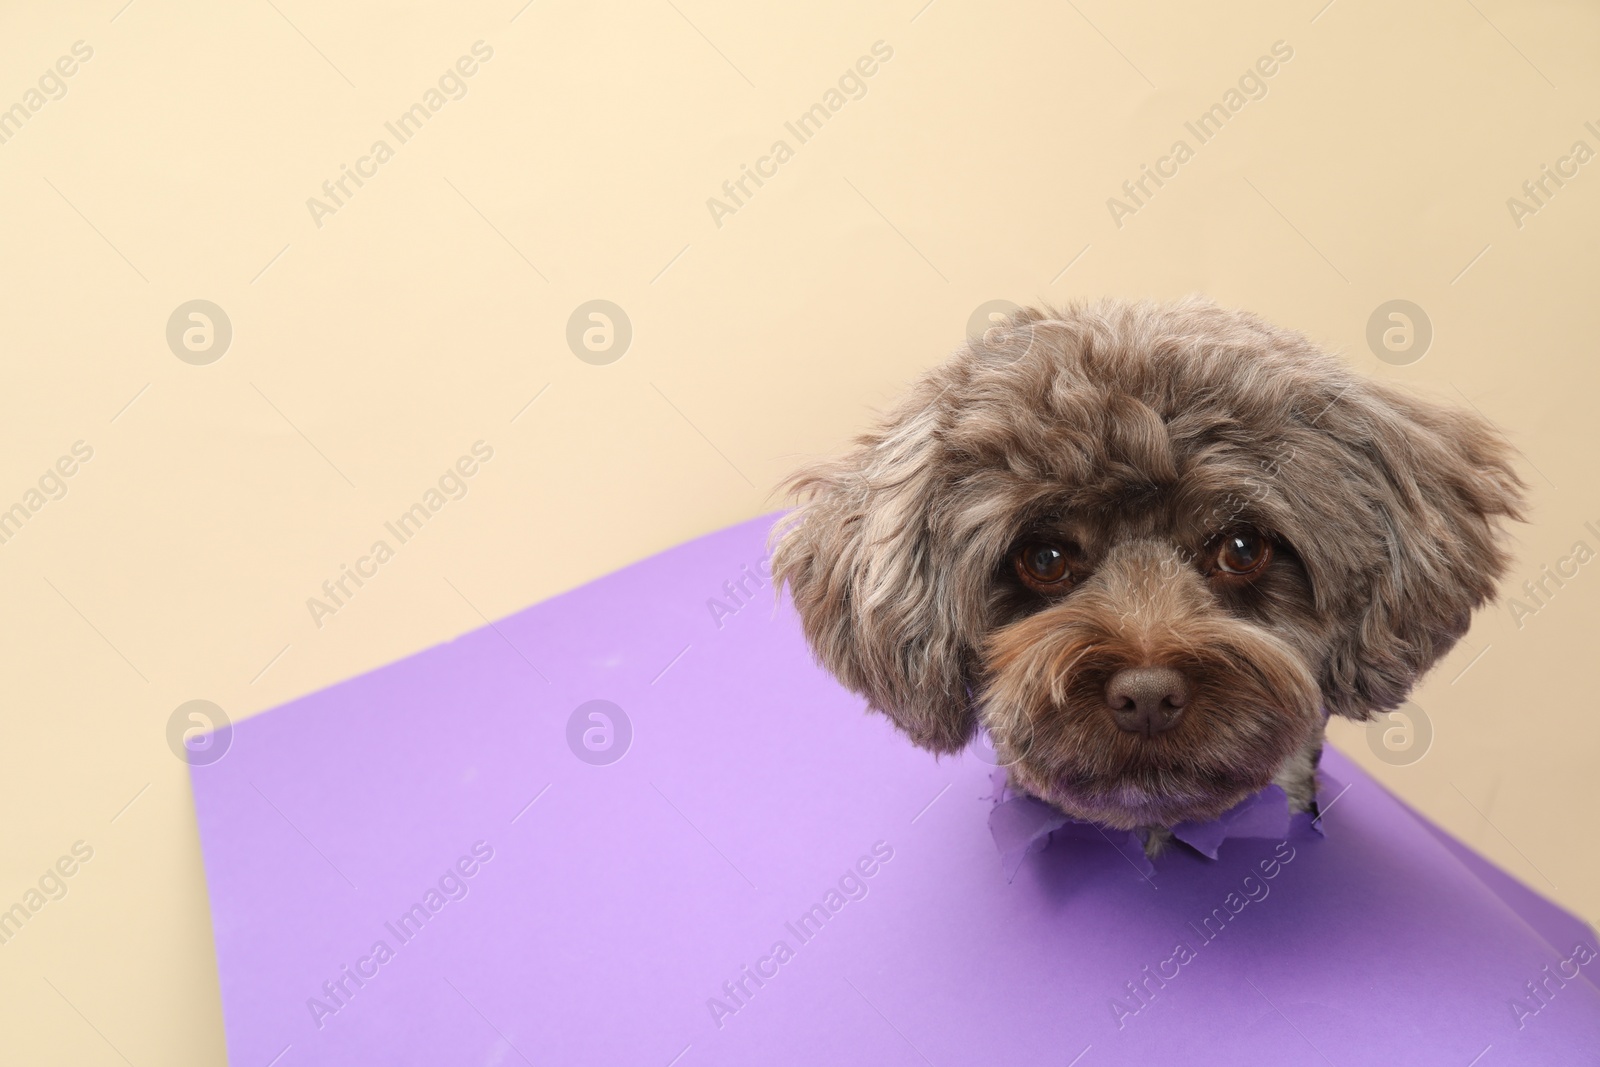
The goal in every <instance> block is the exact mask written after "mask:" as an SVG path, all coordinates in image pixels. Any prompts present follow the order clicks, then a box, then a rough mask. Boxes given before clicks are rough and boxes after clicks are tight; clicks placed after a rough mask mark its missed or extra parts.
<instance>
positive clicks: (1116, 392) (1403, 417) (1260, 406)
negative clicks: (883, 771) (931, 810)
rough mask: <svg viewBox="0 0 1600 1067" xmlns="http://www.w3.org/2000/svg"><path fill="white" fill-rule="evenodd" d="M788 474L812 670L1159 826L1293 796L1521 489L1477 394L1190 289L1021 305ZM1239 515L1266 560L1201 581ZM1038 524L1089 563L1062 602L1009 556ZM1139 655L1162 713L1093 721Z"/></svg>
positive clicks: (935, 735) (1449, 638)
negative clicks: (1172, 702) (1327, 726)
mask: <svg viewBox="0 0 1600 1067" xmlns="http://www.w3.org/2000/svg"><path fill="white" fill-rule="evenodd" d="M790 488H791V490H792V491H793V493H794V494H795V496H796V497H797V499H798V501H799V504H798V507H797V508H796V510H795V511H794V512H793V513H792V515H791V516H790V518H789V521H788V522H786V523H785V524H783V526H782V527H781V528H780V530H779V531H778V532H777V533H776V535H775V536H776V537H777V543H776V548H775V555H774V560H773V568H774V573H775V574H776V575H777V576H778V578H779V580H780V581H781V582H786V583H787V585H788V588H789V590H790V594H791V596H792V598H793V601H794V604H795V607H796V608H797V609H798V611H799V614H800V617H801V620H802V623H803V626H804V630H805V634H806V637H807V639H808V641H809V642H810V644H811V647H812V649H813V650H814V651H815V653H816V655H817V658H818V659H819V661H820V662H821V663H822V664H823V665H824V666H825V667H827V668H828V669H829V670H830V671H832V672H833V673H834V674H835V675H836V676H837V677H838V678H839V679H840V680H841V681H842V682H843V683H844V684H845V685H846V686H848V687H849V688H850V689H852V690H854V691H855V692H857V693H859V694H861V695H863V696H864V697H866V699H867V701H868V702H869V704H870V706H871V707H872V708H874V709H876V710H878V711H881V712H882V713H884V714H885V715H887V716H888V717H889V718H890V719H892V720H893V721H894V722H895V723H896V724H897V725H898V726H899V727H900V729H902V730H903V731H904V732H905V733H906V734H907V735H908V736H909V737H910V738H911V739H912V740H913V741H915V742H916V743H917V744H919V745H921V746H923V747H925V748H927V749H930V750H932V751H934V752H953V751H956V750H959V749H960V748H962V747H963V746H965V745H966V744H967V743H968V741H969V740H970V739H971V736H972V734H973V731H974V730H975V728H976V727H977V726H978V725H979V723H980V722H981V723H982V724H983V725H984V726H985V727H986V728H987V729H988V730H989V732H990V733H991V735H992V736H993V738H994V740H995V743H996V748H997V751H998V752H999V753H1000V754H1001V756H1002V757H1003V759H1004V760H1005V761H1006V763H1007V764H1008V765H1009V766H1010V767H1011V769H1012V775H1013V779H1014V781H1015V782H1016V783H1017V784H1018V785H1019V786H1020V787H1021V788H1024V789H1026V790H1027V791H1029V792H1031V793H1033V794H1034V795H1036V796H1039V797H1042V798H1044V799H1046V800H1049V801H1051V802H1052V803H1055V804H1057V805H1058V806H1059V807H1061V808H1062V809H1063V810H1064V811H1066V812H1067V813H1069V814H1072V815H1075V816H1078V817H1080V818H1087V819H1092V820H1095V821H1097V822H1100V823H1102V824H1105V825H1109V826H1118V827H1126V828H1133V827H1153V828H1159V827H1166V826H1171V825H1173V824H1175V823H1177V822H1180V821H1183V820H1185V819H1204V818H1211V817H1214V816H1215V815H1217V814H1220V813H1221V812H1222V811H1225V810H1226V809H1227V808H1228V807H1230V806H1232V805H1233V804H1234V803H1236V802H1237V801H1238V800H1240V799H1242V798H1243V797H1244V796H1246V795H1248V794H1249V793H1251V792H1253V791H1255V790H1259V789H1260V788H1262V787H1263V786H1265V785H1266V784H1268V783H1269V782H1271V781H1274V780H1278V781H1280V782H1282V783H1283V784H1284V785H1285V787H1286V788H1287V789H1289V791H1290V793H1291V796H1292V797H1294V798H1296V799H1297V801H1298V802H1299V805H1300V806H1302V807H1304V806H1306V805H1308V804H1309V803H1310V797H1311V789H1312V787H1311V780H1310V775H1311V773H1312V768H1314V766H1315V759H1316V754H1317V753H1318V752H1319V751H1320V744H1321V736H1322V728H1323V722H1324V715H1325V714H1327V713H1332V714H1337V715H1344V716H1348V717H1350V718H1353V719H1365V718H1368V717H1370V716H1371V715H1372V714H1374V713H1375V712H1377V711H1382V710H1386V709H1390V708H1393V707H1395V706H1397V705H1398V704H1399V703H1400V702H1401V701H1403V700H1404V699H1405V697H1406V695H1407V693H1408V692H1409V691H1410V690H1411V688H1412V686H1413V685H1415V683H1416V682H1417V680H1418V678H1420V677H1421V675H1422V674H1423V673H1424V672H1425V671H1427V669H1428V668H1429V667H1430V666H1432V665H1433V664H1434V662H1435V661H1437V660H1438V659H1439V658H1440V657H1441V656H1443V655H1444V654H1445V653H1446V652H1448V651H1449V649H1450V648H1451V646H1452V645H1453V644H1454V643H1455V642H1456V640H1457V639H1458V638H1459V637H1460V636H1461V635H1462V634H1463V633H1464V632H1465V631H1466V629H1467V626H1468V623H1469V621H1470V618H1471V614H1472V612H1473V611H1474V610H1475V609H1476V608H1478V607H1479V606H1481V605H1482V604H1483V603H1484V602H1485V601H1486V600H1487V599H1489V598H1490V597H1491V596H1492V595H1493V592H1494V586H1495V582H1496V581H1497V579H1498V578H1499V577H1500V576H1501V575H1502V573H1503V572H1504V570H1505V569H1506V566H1507V554H1506V552H1505V550H1504V548H1503V546H1502V544H1501V529H1500V526H1501V523H1500V520H1501V519H1503V518H1514V519H1519V518H1521V514H1520V509H1521V504H1522V489H1523V483H1522V482H1521V480H1520V479H1519V478H1518V476H1517V475H1516V473H1515V472H1514V471H1513V469H1512V465H1511V462H1510V448H1509V446H1508V445H1507V444H1506V443H1505V441H1504V440H1503V438H1502V437H1501V436H1500V435H1499V433H1498V432H1497V431H1496V430H1495V429H1494V427H1493V426H1491V425H1490V424H1488V423H1487V422H1485V421H1484V420H1483V419H1482V418H1480V417H1479V416H1477V415H1476V414H1473V413H1470V412H1467V411H1463V410H1458V409H1455V408H1451V407H1445V406H1442V405H1439V404H1437V403H1434V402H1432V401H1428V400H1423V399H1420V398H1418V397H1415V396H1412V395H1410V394H1408V393H1405V392H1403V391H1401V390H1400V389H1397V388H1395V387H1393V386H1390V385H1388V384H1385V383H1382V382H1377V381H1372V380H1369V379H1366V378H1362V377H1360V376H1358V375H1356V374H1354V373H1352V372H1351V371H1350V370H1349V369H1348V368H1347V367H1346V366H1344V365H1343V364H1342V363H1341V362H1340V361H1338V360H1337V359H1335V358H1333V357H1332V356H1330V355H1328V354H1326V353H1324V352H1323V351H1321V350H1320V349H1318V348H1317V347H1316V346H1315V345H1313V344H1312V343H1311V342H1310V341H1308V340H1307V339H1306V338H1305V337H1303V336H1301V335H1300V334H1298V333H1294V332H1292V331H1289V330H1285V329H1282V328H1279V327H1277V326H1274V325H1272V324H1270V323H1268V322H1266V321H1264V320H1262V319H1260V318H1258V317H1256V316H1254V315H1250V314H1246V313H1243V312H1237V311H1231V310H1227V309H1224V308H1221V307H1218V306H1216V305H1214V304H1211V303H1209V302H1205V301H1202V300H1199V299H1191V300H1187V301H1182V302H1177V303H1167V304H1156V303H1131V302H1122V301H1102V302H1099V303H1096V304H1092V305H1087V306H1074V307H1067V308H1062V309H1043V310H1032V309H1025V310H1022V311H1019V312H1017V313H1016V314H1014V315H1013V316H1012V317H1011V319H1010V320H1009V322H1007V323H1005V324H1004V325H1002V326H999V327H996V328H994V329H991V330H990V331H989V332H988V333H987V334H986V335H985V336H984V337H983V338H981V339H978V340H974V341H970V342H968V343H967V344H965V345H963V346H962V347H961V348H960V349H959V350H958V351H957V352H956V353H955V354H954V356H953V357H952V358H951V359H949V360H948V361H947V362H946V363H944V364H943V365H942V366H939V367H936V368H934V369H933V370H931V371H929V372H928V373H926V374H925V375H924V376H923V377H922V378H921V379H920V380H919V381H918V382H917V383H916V384H915V385H914V386H912V388H911V389H910V391H909V392H908V394H907V395H906V396H905V398H904V399H903V400H902V401H901V402H900V403H899V405H898V406H897V407H895V408H894V409H893V410H892V411H890V412H889V413H888V414H887V416H886V417H884V418H883V419H882V421H881V423H880V424H879V425H878V426H877V427H876V428H875V429H873V430H872V431H871V432H869V433H867V434H866V435H864V436H863V437H861V438H859V439H858V441H857V443H856V445H855V447H854V448H853V449H852V450H851V451H849V452H848V453H846V454H845V455H843V456H841V457H839V458H836V459H832V460H827V461H824V462H820V463H817V464H815V465H814V466H811V467H809V468H807V469H805V470H802V471H800V472H799V473H798V474H796V475H795V476H794V477H793V479H791V482H790ZM1239 526H1250V527H1253V528H1256V529H1259V530H1262V531H1267V532H1270V534H1271V536H1272V537H1273V539H1274V541H1275V543H1276V544H1277V546H1278V551H1277V553H1276V555H1275V556H1274V558H1273V560H1272V562H1271V563H1270V565H1269V566H1268V568H1267V570H1266V572H1265V573H1264V574H1263V575H1262V576H1261V577H1260V578H1259V579H1258V580H1257V581H1255V582H1254V583H1253V584H1251V585H1250V586H1249V587H1248V588H1240V589H1233V588H1219V587H1218V586H1217V584H1216V583H1214V582H1211V581H1209V580H1208V579H1207V577H1206V575H1205V573H1204V571H1203V568H1202V567H1200V566H1198V565H1197V562H1201V561H1203V557H1204V553H1205V550H1206V546H1207V545H1208V544H1210V543H1211V541H1212V539H1213V538H1214V537H1215V536H1216V535H1217V534H1218V533H1219V532H1221V531H1225V530H1227V529H1229V528H1233V527H1239ZM1036 537H1048V538H1051V539H1055V540H1070V541H1071V542H1073V543H1075V544H1077V545H1079V546H1081V547H1082V550H1083V552H1084V553H1085V554H1086V556H1087V558H1088V559H1089V560H1090V561H1091V564H1092V570H1091V571H1090V573H1089V574H1088V576H1087V577H1086V578H1084V579H1083V580H1082V581H1081V582H1079V583H1078V584H1077V585H1076V586H1075V587H1074V588H1073V590H1072V591H1071V592H1070V593H1069V594H1067V595H1066V596H1064V597H1059V598H1054V599H1052V598H1045V597H1041V596H1039V595H1037V594H1035V593H1033V592H1032V591H1030V590H1029V589H1027V588H1026V587H1025V586H1024V585H1023V584H1022V583H1021V582H1020V581H1019V580H1018V579H1017V578H1016V577H1015V575H1014V572H1013V570H1012V568H1011V565H1010V563H1009V559H1010V554H1011V553H1012V551H1013V550H1014V549H1015V548H1016V547H1017V546H1018V545H1019V544H1020V543H1022V542H1024V541H1026V540H1028V539H1030V538H1036ZM1138 665H1160V666H1173V667H1176V668H1178V669H1181V670H1182V671H1183V672H1184V673H1185V675H1186V676H1187V678H1188V679H1189V680H1190V682H1191V684H1192V686H1193V695H1192V698H1191V700H1190V702H1189V704H1188V706H1187V708H1186V709H1185V712H1184V715H1183V718H1182V721H1181V722H1179V724H1178V725H1177V727H1176V728H1174V729H1172V730H1170V731H1168V732H1166V733H1160V734H1156V735H1155V736H1144V735H1141V734H1132V733H1127V732H1125V731H1122V730H1119V729H1117V728H1116V726H1115V725H1114V723H1113V722H1112V721H1111V718H1110V716H1109V715H1108V714H1107V710H1106V704H1105V697H1104V692H1103V690H1104V686H1105V684H1106V679H1107V678H1108V677H1109V676H1110V675H1111V674H1112V673H1113V672H1114V671H1115V670H1116V669H1117V668H1119V667H1124V666H1138Z"/></svg>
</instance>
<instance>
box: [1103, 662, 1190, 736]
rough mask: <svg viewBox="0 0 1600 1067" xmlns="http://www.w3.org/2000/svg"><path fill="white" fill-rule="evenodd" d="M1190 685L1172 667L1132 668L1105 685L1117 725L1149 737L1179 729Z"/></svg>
mask: <svg viewBox="0 0 1600 1067" xmlns="http://www.w3.org/2000/svg"><path fill="white" fill-rule="evenodd" d="M1188 702H1189V683H1188V682H1187V681H1186V680H1185V679H1184V677H1183V675H1182V673H1180V672H1178V671H1176V670H1173V669H1172V668H1171V667H1130V668H1127V669H1126V670H1120V671H1118V672H1117V673H1116V674H1114V675H1112V677H1111V681H1109V682H1107V683H1106V705H1107V706H1108V707H1109V708H1110V709H1111V715H1112V718H1114V719H1116V721H1117V725H1118V726H1120V727H1121V728H1122V729H1124V730H1127V731H1128V732H1129V733H1136V734H1144V735H1145V736H1146V737H1150V736H1152V735H1154V734H1159V733H1161V732H1162V731H1163V730H1170V729H1172V728H1173V727H1174V726H1176V725H1178V720H1179V719H1180V718H1182V717H1183V706H1184V705H1185V704H1187V703H1188Z"/></svg>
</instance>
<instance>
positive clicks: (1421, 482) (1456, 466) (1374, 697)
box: [1319, 381, 1525, 719]
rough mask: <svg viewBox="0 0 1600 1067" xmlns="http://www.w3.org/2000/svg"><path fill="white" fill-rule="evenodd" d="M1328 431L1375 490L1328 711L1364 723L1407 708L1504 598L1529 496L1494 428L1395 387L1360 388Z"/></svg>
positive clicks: (1343, 400) (1342, 402)
mask: <svg viewBox="0 0 1600 1067" xmlns="http://www.w3.org/2000/svg"><path fill="white" fill-rule="evenodd" d="M1320 421H1321V423H1322V425H1323V428H1324V429H1325V430H1326V431H1328V432H1330V433H1331V434H1333V435H1334V436H1335V437H1336V438H1337V439H1339V440H1340V442H1341V443H1342V446H1343V448H1344V449H1345V450H1346V454H1347V457H1348V459H1349V460H1350V461H1351V463H1350V465H1351V467H1353V468H1354V469H1353V470H1351V471H1350V473H1351V474H1352V475H1355V476H1356V477H1357V478H1358V479H1359V480H1360V481H1362V482H1364V483H1365V484H1364V486H1363V489H1362V496H1363V497H1364V499H1361V500H1360V507H1359V510H1361V511H1362V512H1364V513H1363V514H1361V515H1360V516H1359V517H1356V524H1357V525H1359V526H1362V527H1365V528H1366V530H1367V533H1368V535H1369V536H1368V537H1366V538H1363V540H1364V541H1366V542H1367V544H1365V545H1362V546H1352V545H1344V546H1341V548H1342V550H1343V551H1344V552H1345V553H1346V554H1347V556H1348V561H1349V569H1347V570H1346V575H1347V577H1348V580H1351V584H1352V586H1353V588H1351V589H1350V590H1348V592H1349V593H1350V594H1353V595H1354V596H1355V597H1357V598H1358V599H1352V600H1350V601H1349V602H1347V604H1346V608H1347V610H1344V611H1341V612H1339V613H1337V614H1338V617H1340V618H1342V620H1343V621H1342V623H1341V626H1342V632H1340V633H1339V634H1338V635H1337V636H1336V638H1335V644H1334V648H1333V652H1332V655H1331V656H1330V658H1329V663H1328V668H1327V674H1326V676H1325V678H1324V679H1323V693H1324V697H1325V699H1326V700H1327V706H1328V710H1329V711H1331V712H1333V713H1334V714H1339V715H1345V716H1348V717H1350V718H1353V719H1366V718H1370V717H1371V715H1372V714H1373V713H1374V712H1378V711H1385V710H1389V709H1391V708H1394V707H1396V706H1398V705H1399V704H1400V702H1401V701H1403V700H1404V699H1405V698H1406V695H1407V694H1408V693H1409V692H1410V690H1411V687H1412V686H1413V685H1414V684H1415V683H1416V681H1417V680H1418V679H1419V678H1420V677H1421V676H1422V674H1423V673H1424V672H1426V671H1427V670H1428V668H1430V667H1431V666H1433V664H1434V663H1435V662H1436V661H1437V660H1439V659H1440V658H1441V657H1443V656H1444V655H1445V653H1447V652H1449V651H1450V649H1451V647H1452V646H1454V645H1455V643H1456V640H1457V639H1458V638H1459V637H1460V636H1461V635H1462V634H1463V633H1465V632H1466V630H1467V627H1468V625H1469V624H1470V621H1471V616H1472V612H1473V611H1474V610H1476V609H1477V608H1479V607H1481V606H1482V605H1483V604H1484V603H1485V602H1487V601H1488V600H1490V599H1491V598H1492V597H1493V596H1494V592H1495V585H1496V583H1497V582H1498V581H1499V579H1500V578H1501V577H1502V576H1503V575H1504V573H1505V571H1506V568H1507V566H1508V564H1509V555H1508V553H1507V552H1506V550H1505V548H1504V547H1503V545H1502V544H1501V540H1502V536H1503V531H1502V520H1503V519H1507V518H1509V519H1515V520H1519V521H1520V520H1521V519H1522V506H1523V489H1524V488H1525V486H1524V484H1523V482H1522V480H1521V478H1519V477H1518V476H1517V473H1516V471H1515V470H1514V469H1513V468H1512V464H1511V452H1512V450H1511V446H1510V445H1509V444H1508V443H1507V442H1506V440H1505V438H1504V437H1502V436H1501V434H1500V432H1499V431H1498V430H1497V429H1496V428H1495V427H1494V426H1493V425H1492V424H1491V423H1490V422H1489V421H1488V420H1486V419H1484V418H1482V417H1481V416H1479V415H1477V414H1475V413H1473V412H1471V411H1466V410H1464V409H1459V408H1455V407H1447V406H1445V405H1442V404H1438V403H1435V402H1433V401H1429V400H1424V399H1421V398H1419V397H1416V396H1413V395H1411V394H1408V393H1405V392H1402V391H1401V390H1400V389H1397V388H1395V387H1393V386H1390V385H1387V384H1385V383H1381V382H1374V381H1365V382H1361V383H1359V384H1357V385H1356V386H1354V387H1353V388H1351V389H1349V391H1348V392H1347V393H1346V394H1345V395H1344V396H1342V397H1340V398H1338V399H1337V400H1336V401H1335V402H1334V403H1333V404H1332V405H1331V407H1330V408H1329V410H1328V412H1327V417H1325V418H1323V419H1322V420H1320ZM1341 525H1343V524H1342V523H1341ZM1362 578H1365V581H1362V580H1361V579H1362ZM1320 599H1322V598H1321V597H1319V600H1320Z"/></svg>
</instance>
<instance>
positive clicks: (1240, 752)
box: [991, 701, 1318, 830]
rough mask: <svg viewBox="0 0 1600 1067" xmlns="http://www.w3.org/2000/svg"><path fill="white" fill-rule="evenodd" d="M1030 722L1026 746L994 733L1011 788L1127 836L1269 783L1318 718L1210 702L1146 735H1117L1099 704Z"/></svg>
mask: <svg viewBox="0 0 1600 1067" xmlns="http://www.w3.org/2000/svg"><path fill="white" fill-rule="evenodd" d="M1030 718H1031V719H1033V721H1035V722H1036V723H1039V726H1038V728H1037V729H1035V730H1034V731H1032V743H1031V744H1030V743H1019V742H1021V739H1020V738H1019V737H1018V735H1017V734H1016V733H1015V732H1011V731H1005V730H1000V731H995V730H993V728H991V732H992V733H995V734H997V736H996V737H995V742H996V752H997V754H998V755H999V756H1000V758H1001V760H1002V761H1003V762H1004V763H1005V764H1006V766H1008V767H1009V769H1010V775H1011V779H1012V782H1013V784H1014V785H1015V786H1016V787H1017V788H1020V789H1022V790H1024V791H1026V792H1028V793H1030V794H1032V795H1033V796H1036V797H1038V798H1039V799H1041V800H1044V801H1047V802H1049V803H1051V804H1054V805H1055V806H1056V807H1058V808H1060V809H1061V810H1062V811H1063V812H1065V813H1066V814H1068V815H1070V816H1072V817H1074V818H1077V819H1083V820H1085V821H1088V822H1093V823H1096V824H1098V825H1100V826H1105V827H1111V828H1116V829H1124V830H1132V829H1138V828H1140V827H1152V826H1160V827H1171V826H1176V825H1177V824H1179V823H1184V822H1207V821H1210V820H1212V819H1215V818H1217V817H1218V816H1220V815H1222V814H1223V813H1224V812H1226V811H1228V809H1230V808H1232V807H1234V806H1235V805H1237V804H1238V803H1240V802H1241V801H1243V800H1245V799H1247V798H1248V797H1250V796H1252V795H1253V794H1255V793H1257V792H1259V791H1260V790H1262V789H1264V788H1266V787H1267V786H1268V785H1270V784H1272V782H1273V779H1274V777H1275V776H1276V775H1277V774H1278V772H1279V771H1280V770H1281V769H1282V768H1283V767H1284V765H1285V764H1286V763H1287V762H1289V761H1290V760H1291V759H1292V758H1293V757H1294V756H1295V754H1296V753H1298V752H1299V751H1301V749H1302V748H1303V747H1304V746H1305V745H1307V744H1308V743H1310V742H1311V740H1312V739H1313V737H1314V736H1315V733H1316V723H1317V721H1318V720H1317V716H1316V714H1315V713H1314V712H1310V713H1308V711H1307V709H1305V708H1301V709H1293V708H1284V707H1281V706H1274V705H1268V704H1265V703H1260V704H1244V703H1238V702H1230V703H1228V704H1226V705H1223V704H1219V703H1214V702H1212V701H1205V702H1197V703H1196V704H1195V705H1193V706H1191V707H1190V708H1189V709H1188V710H1187V711H1186V713H1185V721H1180V722H1179V723H1178V725H1177V726H1176V727H1174V728H1173V729H1171V730H1168V731H1167V732H1165V733H1160V734H1156V735H1155V736H1153V737H1146V736H1144V735H1142V734H1136V733H1128V732H1126V731H1122V730H1119V729H1117V728H1116V727H1115V726H1114V725H1112V724H1111V723H1110V722H1109V716H1108V715H1107V713H1106V709H1105V708H1104V707H1103V706H1101V707H1084V706H1081V705H1080V706H1078V707H1069V708H1061V709H1059V710H1055V711H1052V712H1048V713H1045V714H1044V715H1043V716H1039V717H1037V718H1034V717H1030ZM1013 721H1014V720H1013Z"/></svg>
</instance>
